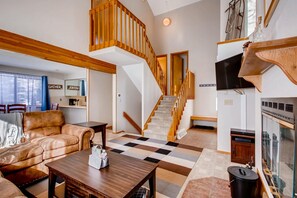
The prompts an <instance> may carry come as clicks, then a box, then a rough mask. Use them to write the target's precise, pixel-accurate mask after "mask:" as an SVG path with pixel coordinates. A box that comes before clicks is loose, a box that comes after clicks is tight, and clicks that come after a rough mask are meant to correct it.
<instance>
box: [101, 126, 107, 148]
mask: <svg viewBox="0 0 297 198" xmlns="http://www.w3.org/2000/svg"><path fill="white" fill-rule="evenodd" d="M102 145H103V148H104V149H105V148H106V126H104V127H102Z"/></svg>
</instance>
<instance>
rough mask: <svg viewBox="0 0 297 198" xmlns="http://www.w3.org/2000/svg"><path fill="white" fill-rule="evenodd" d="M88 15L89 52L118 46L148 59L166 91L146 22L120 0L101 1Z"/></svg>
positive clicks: (151, 68) (156, 77)
mask: <svg viewBox="0 0 297 198" xmlns="http://www.w3.org/2000/svg"><path fill="white" fill-rule="evenodd" d="M89 14H90V46H89V51H95V50H99V49H103V48H107V47H112V46H116V47H119V48H121V49H124V50H126V51H128V52H130V53H132V54H135V55H137V56H139V57H141V58H143V59H145V60H146V62H147V64H148V65H149V67H150V70H151V72H152V73H153V75H154V77H155V79H156V81H157V82H158V84H159V87H160V89H161V90H162V92H163V93H164V91H165V90H164V88H165V78H164V73H163V71H162V68H161V66H160V64H159V62H158V60H157V57H156V54H155V52H154V49H153V47H152V45H151V43H150V41H149V39H148V37H147V35H146V27H145V24H144V23H142V22H141V21H140V20H139V19H138V18H137V17H136V16H135V15H134V14H133V13H132V12H130V11H129V10H128V9H127V8H126V7H125V6H124V5H123V4H121V3H120V2H119V1H118V0H110V1H108V2H106V3H101V4H99V5H97V6H96V7H95V8H92V9H91V10H90V12H89Z"/></svg>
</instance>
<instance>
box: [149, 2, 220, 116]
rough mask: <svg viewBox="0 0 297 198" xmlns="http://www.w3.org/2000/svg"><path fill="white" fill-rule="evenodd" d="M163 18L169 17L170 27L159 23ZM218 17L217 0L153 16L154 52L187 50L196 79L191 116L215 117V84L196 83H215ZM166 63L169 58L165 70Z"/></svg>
mask: <svg viewBox="0 0 297 198" xmlns="http://www.w3.org/2000/svg"><path fill="white" fill-rule="evenodd" d="M164 17H170V18H171V20H172V23H171V25H170V26H168V27H164V26H163V25H162V20H163V18H164ZM219 17H220V1H219V0H202V1H199V2H197V3H195V4H192V5H189V6H185V7H182V8H180V9H177V10H174V11H171V12H168V13H165V14H162V15H159V16H156V17H155V27H154V28H155V35H158V36H157V43H158V46H157V48H156V53H157V54H170V53H174V52H180V51H185V50H188V51H189V70H190V71H192V72H194V73H195V78H196V80H195V83H196V84H195V87H196V90H195V98H196V99H195V103H194V115H202V116H216V89H215V87H208V88H201V87H199V84H215V67H214V65H215V61H216V54H217V53H216V50H217V46H216V43H217V42H218V41H219V39H220V28H219V27H220V18H219ZM169 66H170V60H168V66H167V68H168V70H169V68H170V67H169ZM168 75H170V73H169V72H168ZM168 79H169V78H168Z"/></svg>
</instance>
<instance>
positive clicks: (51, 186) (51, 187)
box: [48, 170, 57, 198]
mask: <svg viewBox="0 0 297 198" xmlns="http://www.w3.org/2000/svg"><path fill="white" fill-rule="evenodd" d="M56 180H57V175H55V174H54V173H53V172H51V171H50V170H49V176H48V197H49V198H52V197H54V195H55V186H56Z"/></svg>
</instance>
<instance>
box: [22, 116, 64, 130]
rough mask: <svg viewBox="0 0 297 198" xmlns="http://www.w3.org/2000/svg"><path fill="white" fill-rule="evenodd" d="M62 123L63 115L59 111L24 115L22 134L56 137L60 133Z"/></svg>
mask: <svg viewBox="0 0 297 198" xmlns="http://www.w3.org/2000/svg"><path fill="white" fill-rule="evenodd" d="M64 123H65V119H64V115H63V112H62V111H60V110H57V111H42V112H25V113H24V132H29V131H34V132H37V133H39V134H40V135H46V136H48V135H57V134H60V133H61V127H62V126H63V125H64Z"/></svg>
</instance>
